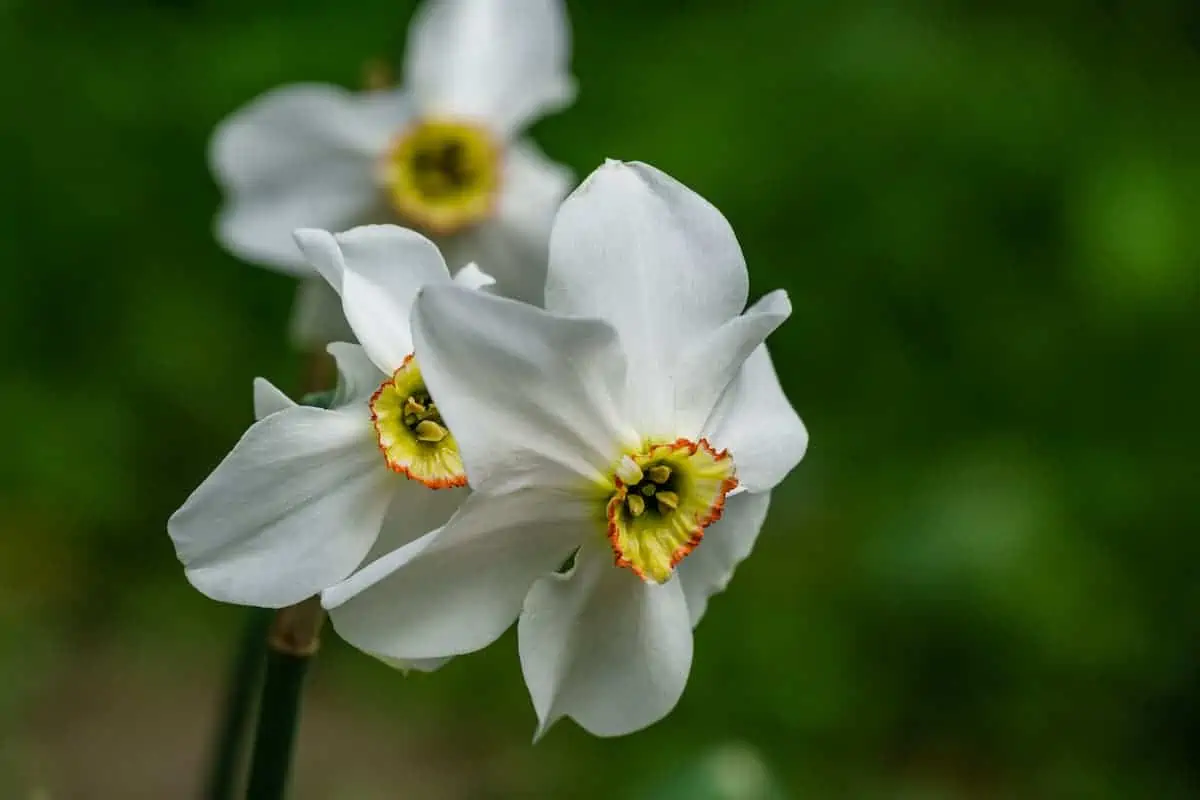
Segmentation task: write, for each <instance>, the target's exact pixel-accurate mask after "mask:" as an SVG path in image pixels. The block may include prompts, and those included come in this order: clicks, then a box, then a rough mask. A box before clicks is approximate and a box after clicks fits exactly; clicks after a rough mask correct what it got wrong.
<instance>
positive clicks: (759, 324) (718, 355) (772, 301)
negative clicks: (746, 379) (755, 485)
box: [641, 289, 792, 463]
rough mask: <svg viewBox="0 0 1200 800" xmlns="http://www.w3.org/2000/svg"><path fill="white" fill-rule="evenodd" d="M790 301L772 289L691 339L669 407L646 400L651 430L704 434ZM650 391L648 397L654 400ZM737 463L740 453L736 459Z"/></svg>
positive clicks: (647, 425) (788, 313) (675, 374)
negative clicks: (718, 407)
mask: <svg viewBox="0 0 1200 800" xmlns="http://www.w3.org/2000/svg"><path fill="white" fill-rule="evenodd" d="M791 313H792V304H791V301H790V300H788V296H787V292H785V291H783V290H782V289H780V290H776V291H774V292H771V293H770V294H768V295H766V296H765V297H763V298H762V299H761V300H759V301H758V302H757V303H755V304H754V305H753V306H751V307H750V308H748V309H747V310H746V313H745V314H742V315H741V316H739V317H734V318H733V319H731V320H729V322H726V323H725V324H724V325H722V326H721V327H720V328H717V329H716V330H714V331H711V332H710V333H708V334H707V335H706V336H702V337H699V338H697V339H696V340H695V341H693V342H689V343H688V344H687V345H685V346H684V347H683V349H682V352H681V353H680V354H679V359H678V361H677V362H676V363H675V364H673V365H671V370H672V373H671V374H672V381H671V392H672V395H671V399H672V401H673V402H672V403H671V404H670V405H669V406H667V407H666V408H658V407H656V405H655V404H653V403H652V402H647V403H645V404H644V406H643V408H644V409H645V410H646V411H647V412H648V416H647V417H646V418H644V419H643V420H642V421H641V424H642V425H643V426H644V428H645V429H647V430H659V429H664V430H663V432H664V433H671V434H677V435H682V436H686V437H687V438H689V439H695V438H696V437H697V436H699V435H700V433H701V431H702V429H703V427H704V425H705V423H706V422H707V421H708V420H709V418H710V417H711V415H712V413H713V409H714V408H715V407H716V405H717V402H718V401H719V400H720V399H721V397H722V395H723V394H724V393H725V391H726V389H728V388H729V386H730V384H732V383H733V381H734V379H735V378H737V377H738V375H739V374H741V372H742V367H743V365H744V364H745V363H746V360H747V359H748V358H749V357H750V354H751V353H753V352H754V350H755V349H756V348H758V347H760V346H762V343H763V340H765V339H766V338H767V336H769V335H770V334H771V333H772V332H773V331H774V330H775V329H776V328H778V327H779V326H780V325H782V324H783V322H784V321H785V320H786V319H787V318H788V317H789V316H791ZM654 397H655V396H654V395H653V394H651V395H650V396H648V397H647V398H646V399H647V400H649V401H652V400H653V399H654ZM734 462H735V463H737V459H736V458H735V459H734Z"/></svg>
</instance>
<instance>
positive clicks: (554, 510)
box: [323, 162, 808, 735]
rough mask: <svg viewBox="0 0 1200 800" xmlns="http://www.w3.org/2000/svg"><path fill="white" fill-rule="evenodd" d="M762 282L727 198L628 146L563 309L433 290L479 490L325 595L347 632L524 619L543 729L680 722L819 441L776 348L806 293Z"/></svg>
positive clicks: (563, 242) (568, 219)
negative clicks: (715, 640)
mask: <svg viewBox="0 0 1200 800" xmlns="http://www.w3.org/2000/svg"><path fill="white" fill-rule="evenodd" d="M747 291H748V280H747V274H746V266H745V262H744V260H743V257H742V253H741V249H740V247H739V246H738V243H737V240H736V239H735V237H734V234H733V231H732V230H731V228H730V226H729V224H728V222H726V220H725V218H724V217H723V216H722V215H721V214H720V212H718V211H717V209H715V208H714V207H713V206H712V205H710V204H709V203H708V202H706V201H705V200H704V199H702V198H701V197H700V196H699V195H697V194H695V193H694V192H692V191H691V190H689V189H687V188H686V187H685V186H683V185H682V184H680V183H678V182H676V181H674V180H673V179H671V178H670V177H668V176H666V175H664V174H663V173H661V172H659V171H657V170H655V169H653V168H652V167H648V166H646V165H643V164H622V163H618V162H609V163H608V164H606V165H605V166H603V167H601V168H600V169H599V170H597V171H596V172H595V173H594V174H593V175H592V176H591V177H590V178H588V179H587V180H586V181H585V182H584V184H583V185H582V186H581V187H580V188H579V189H577V190H576V191H575V193H574V194H572V195H571V197H569V198H568V199H567V200H566V202H565V203H564V204H563V206H562V208H561V210H560V211H559V213H558V216H557V219H556V221H555V224H554V229H553V233H552V235H551V244H550V265H549V275H548V281H547V285H546V310H541V309H538V308H534V307H531V306H528V305H523V304H520V303H516V302H513V301H511V300H508V299H505V298H500V297H494V296H488V295H485V294H483V293H478V292H476V293H472V292H468V291H464V290H461V289H456V288H454V287H443V286H430V287H428V288H426V289H424V290H423V291H422V292H421V293H420V295H419V297H418V299H417V300H416V303H415V310H414V312H413V331H414V339H415V344H416V353H417V358H418V359H420V361H421V364H422V369H423V371H424V375H425V378H426V380H427V381H428V385H429V387H430V389H431V390H432V391H433V394H434V395H435V396H436V397H437V398H438V405H439V408H440V409H441V410H442V413H443V415H444V418H445V420H446V422H447V423H448V424H449V426H450V427H451V428H452V429H453V430H454V433H455V436H456V437H457V440H458V444H459V449H460V452H461V454H462V458H463V462H464V464H465V466H466V473H467V476H468V478H469V479H470V483H471V486H472V487H473V489H474V492H473V493H472V495H471V496H470V497H469V498H468V499H467V500H466V502H465V503H464V505H463V506H462V507H461V508H460V509H459V511H458V512H457V513H456V514H455V515H454V517H452V518H451V520H450V521H449V522H448V523H447V524H446V525H445V526H444V527H443V528H441V529H440V530H439V531H436V532H434V533H431V534H429V535H426V536H424V537H421V538H420V539H417V540H415V541H413V542H411V543H409V544H407V545H405V546H404V547H401V548H400V549H399V550H397V551H395V552H393V553H390V554H388V555H385V556H383V557H381V558H380V559H378V560H377V561H375V562H373V563H372V564H370V565H368V566H366V567H365V568H364V569H363V570H361V571H360V572H358V573H356V574H355V575H354V576H352V577H351V578H350V579H348V580H347V581H345V582H344V583H342V584H339V585H338V586H336V587H333V588H331V589H330V590H328V591H327V592H325V594H324V595H323V600H324V603H325V606H326V608H327V609H329V610H330V613H331V617H332V620H333V623H334V626H335V627H336V629H337V630H338V631H339V632H340V633H341V635H342V636H343V637H344V638H346V639H347V640H348V641H350V642H351V643H352V644H354V645H356V646H357V647H359V648H361V649H363V650H365V651H367V652H369V653H372V654H375V655H378V656H381V657H384V658H390V659H411V658H430V657H439V656H448V655H453V654H459V653H467V652H470V651H473V650H477V649H479V648H481V647H484V646H486V645H487V644H489V643H491V642H492V641H494V640H495V639H496V638H497V637H498V636H500V634H501V633H502V632H503V631H504V630H505V629H506V628H508V627H509V625H511V624H512V622H513V621H514V620H515V619H517V618H518V617H519V623H518V633H519V640H520V654H521V664H522V667H523V669H524V674H525V680H526V683H527V684H528V686H529V690H530V693H531V695H532V699H533V704H534V707H535V709H536V711H537V715H538V719H539V727H538V733H539V735H540V734H541V732H543V731H544V730H545V729H546V728H547V727H548V726H549V725H551V724H552V723H553V722H554V721H555V720H556V719H559V718H561V717H563V716H570V717H572V718H574V719H575V720H576V721H577V722H579V724H581V725H582V726H583V727H584V728H586V729H587V730H589V731H592V732H593V733H596V734H599V735H621V734H625V733H629V732H632V731H635V730H638V729H640V728H642V727H644V726H646V725H649V724H651V723H653V722H655V721H656V720H658V719H660V718H661V717H663V716H664V715H666V714H667V713H668V712H669V711H670V710H671V709H672V708H673V707H674V706H675V704H676V702H677V701H678V700H679V698H680V696H681V694H682V692H683V689H684V685H685V683H686V681H687V675H688V672H689V669H690V666H691V660H692V628H693V626H694V625H695V624H696V623H697V622H699V620H700V618H701V616H702V615H703V613H704V610H705V607H706V604H707V602H708V600H709V598H710V597H711V596H712V595H713V594H714V593H716V592H719V591H721V590H722V589H723V588H724V587H725V585H726V584H727V582H728V581H729V579H730V577H731V576H732V574H733V571H734V568H735V567H736V566H737V564H738V563H739V562H740V561H741V560H742V559H744V558H745V557H746V556H747V555H748V554H749V552H750V550H751V548H752V547H753V545H754V542H755V539H756V537H757V535H758V532H759V529H760V527H761V526H762V523H763V520H764V519H765V517H766V513H767V506H768V503H769V499H770V495H769V493H770V491H771V490H772V489H773V488H774V487H775V486H776V485H777V484H778V483H779V482H780V481H781V480H782V479H783V478H784V476H785V475H787V473H788V472H789V471H790V470H791V469H792V468H793V467H794V466H795V465H796V464H797V463H798V462H799V460H800V458H801V457H802V456H803V454H804V451H805V448H806V446H807V442H808V436H807V433H806V431H805V428H804V426H803V424H802V423H801V421H800V419H799V417H798V416H797V415H796V412H795V411H794V410H793V408H792V406H791V404H790V403H789V402H788V400H787V398H786V397H785V396H784V394H783V391H782V389H781V387H780V384H779V381H778V378H777V377H776V374H775V371H774V368H773V366H772V363H771V360H770V357H769V356H768V354H767V350H766V346H765V345H764V344H763V341H764V340H765V338H766V337H767V335H768V334H769V333H771V331H773V330H774V329H775V328H776V327H777V326H778V325H779V324H780V323H782V322H783V321H784V320H785V319H786V318H787V316H788V315H789V314H790V311H791V306H790V304H789V301H788V299H787V296H786V294H785V293H783V292H782V291H777V292H774V293H771V294H769V295H767V296H766V297H764V298H763V299H762V300H760V301H759V302H758V303H756V304H755V305H753V306H752V307H750V308H749V309H748V310H745V311H743V309H744V308H745V304H746V300H747Z"/></svg>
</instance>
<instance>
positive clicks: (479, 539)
mask: <svg viewBox="0 0 1200 800" xmlns="http://www.w3.org/2000/svg"><path fill="white" fill-rule="evenodd" d="M594 512H595V508H594V507H593V506H592V505H591V504H587V503H583V502H581V501H580V500H579V499H578V498H572V497H570V496H567V495H562V494H561V493H558V494H556V493H550V492H545V491H525V492H514V493H512V494H506V495H499V496H495V497H493V496H489V495H485V494H481V493H479V492H476V493H474V494H472V495H471V496H470V497H469V498H468V499H467V501H466V503H464V504H463V506H462V508H461V509H459V512H458V514H456V515H455V516H454V517H453V518H452V519H451V520H450V522H449V523H447V524H446V526H445V527H444V528H442V529H441V530H439V531H437V532H435V533H431V534H428V535H426V536H424V537H422V538H420V539H418V540H416V541H415V542H412V543H411V544H408V545H406V546H404V547H402V548H400V549H399V550H395V551H393V552H392V553H390V554H388V555H386V556H384V557H382V558H380V559H379V560H377V561H375V562H373V563H372V564H369V565H367V566H366V567H364V568H363V569H362V570H360V571H359V572H357V573H355V574H354V575H353V576H352V577H351V578H350V579H349V580H347V581H345V582H344V583H342V584H339V585H337V586H335V587H332V588H331V589H329V590H328V591H326V592H325V593H324V595H323V596H322V601H323V602H324V604H325V607H326V608H327V609H329V614H330V619H332V621H333V625H334V627H335V628H336V629H337V631H338V633H339V634H340V635H341V636H342V638H344V639H345V640H346V641H348V642H350V643H351V644H352V645H354V646H355V647H358V648H360V649H362V650H364V651H366V652H368V653H372V654H374V655H378V656H384V657H387V658H393V659H396V658H398V659H404V660H409V659H415V658H440V657H443V656H448V655H456V654H459V653H469V652H472V651H474V650H478V649H480V648H482V647H486V646H487V645H488V644H490V643H491V642H493V641H495V640H496V638H497V637H498V636H500V634H502V633H503V632H504V631H505V630H506V629H507V628H508V627H509V625H511V624H512V623H513V620H515V619H516V618H517V614H518V613H519V612H520V609H521V601H522V599H523V598H524V597H525V595H526V593H527V592H528V591H529V587H530V586H531V585H532V584H533V582H534V581H535V580H536V579H537V578H538V577H539V576H541V575H544V574H546V573H549V572H553V571H554V570H555V569H557V568H558V567H559V566H560V565H561V564H562V562H563V561H564V560H565V559H566V557H567V556H568V554H569V553H570V552H571V551H572V550H573V549H574V548H575V547H577V546H578V544H579V542H580V540H581V539H582V537H583V536H585V535H587V534H589V533H590V534H593V535H598V534H599V531H600V527H599V523H598V522H596V520H595V519H593V518H591V517H592V516H594ZM589 514H590V515H591V516H589Z"/></svg>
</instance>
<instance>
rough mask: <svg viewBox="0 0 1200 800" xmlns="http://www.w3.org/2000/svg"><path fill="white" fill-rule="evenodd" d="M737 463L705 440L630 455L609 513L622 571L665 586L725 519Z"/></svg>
mask: <svg viewBox="0 0 1200 800" xmlns="http://www.w3.org/2000/svg"><path fill="white" fill-rule="evenodd" d="M737 483H738V482H737V477H735V471H734V465H733V458H732V457H731V456H730V455H729V453H728V452H727V451H721V452H717V451H716V450H714V449H713V448H712V446H711V445H709V443H708V442H707V441H705V440H704V439H701V440H700V441H698V442H692V441H689V440H687V439H679V440H677V441H675V442H672V443H670V444H653V445H650V446H648V447H646V448H645V449H644V450H643V451H641V452H638V453H628V454H626V455H624V456H622V458H621V460H620V461H619V462H618V463H617V464H616V465H615V466H614V467H613V474H612V484H613V491H612V493H611V495H609V497H608V501H607V505H606V507H605V510H606V516H607V519H608V540H609V543H610V544H611V545H612V548H613V553H614V555H615V562H616V565H617V566H618V567H625V568H627V569H630V570H632V571H633V572H634V573H636V574H637V575H638V576H639V577H641V578H642V579H643V580H645V581H648V582H653V583H665V582H666V581H667V580H668V579H670V577H671V575H672V573H673V572H674V571H675V567H676V566H678V565H679V563H680V562H681V561H683V559H685V558H686V557H687V556H688V554H689V553H691V552H692V551H693V550H694V549H696V547H697V546H698V545H699V544H700V541H701V539H703V537H704V529H705V528H707V527H708V526H709V525H711V524H712V523H714V522H716V521H717V520H718V519H720V518H721V513H722V511H723V510H724V508H725V497H726V495H728V494H729V492H731V491H733V490H734V488H736V487H737Z"/></svg>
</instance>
